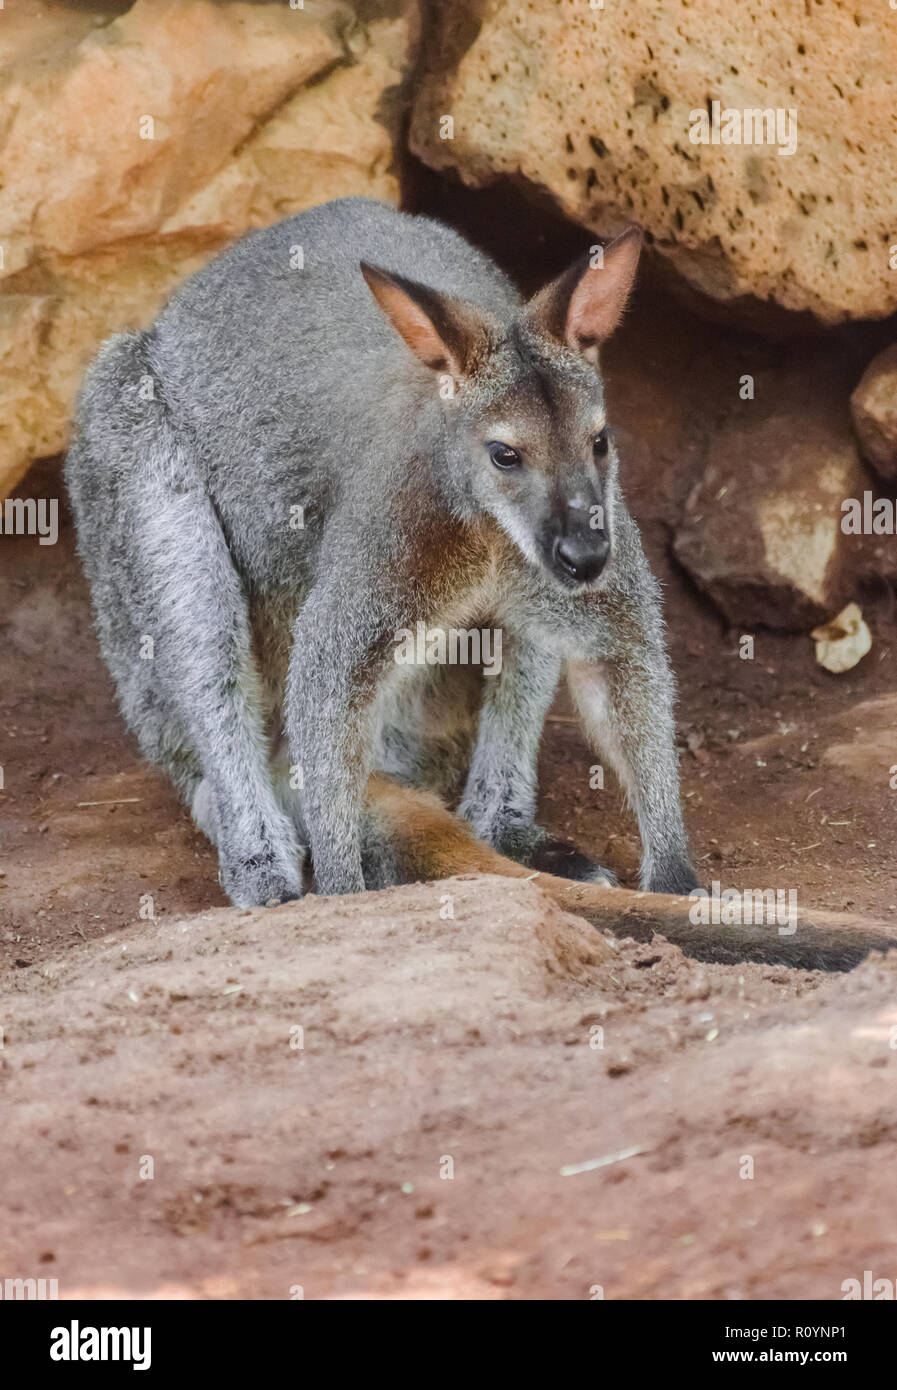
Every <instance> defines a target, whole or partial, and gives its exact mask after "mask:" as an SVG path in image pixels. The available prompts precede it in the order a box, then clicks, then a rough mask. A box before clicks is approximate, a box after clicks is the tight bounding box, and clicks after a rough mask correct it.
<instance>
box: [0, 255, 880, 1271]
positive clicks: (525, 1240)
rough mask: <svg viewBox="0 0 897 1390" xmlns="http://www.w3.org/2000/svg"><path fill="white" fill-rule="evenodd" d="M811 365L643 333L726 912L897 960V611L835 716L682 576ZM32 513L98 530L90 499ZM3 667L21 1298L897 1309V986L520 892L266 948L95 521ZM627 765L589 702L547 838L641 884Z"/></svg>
mask: <svg viewBox="0 0 897 1390" xmlns="http://www.w3.org/2000/svg"><path fill="white" fill-rule="evenodd" d="M559 251H560V248H552V253H551V255H549V253H548V252H547V251H546V255H545V258H544V260H545V265H546V267H547V266H548V263H549V261H550V260H551V259H552V256H553V255H555V254H559ZM658 304H659V306H660V307H658ZM787 350H788V351H791V350H792V349H787ZM784 351H786V349H784V348H782V347H781V346H776V345H775V344H773V345H770V343H769V342H761V341H760V340H759V339H756V340H755V339H752V338H751V337H750V336H749V335H746V334H745V333H744V332H743V331H742V330H739V332H738V334H736V333H735V332H734V331H727V330H725V329H723V328H715V327H711V326H709V325H708V324H707V323H706V322H703V321H701V320H698V319H696V318H694V317H693V316H692V315H691V314H690V313H689V312H688V311H687V310H685V309H684V308H681V307H680V306H677V305H676V304H675V302H674V301H672V300H671V299H669V298H663V297H660V299H659V300H658V299H652V298H651V296H650V295H648V294H643V295H642V296H641V298H640V300H639V302H638V303H637V305H636V308H635V311H634V313H633V315H632V319H631V321H630V323H629V324H628V325H627V329H626V331H625V333H624V335H623V338H622V340H621V342H620V344H618V345H617V346H616V347H615V349H614V352H613V354H612V356H611V361H610V368H611V393H612V419H614V420H615V421H616V428H617V430H618V433H619V435H620V438H621V441H622V443H621V452H622V456H623V458H624V479H625V488H626V491H627V494H628V496H629V499H630V502H631V505H632V507H633V510H634V511H635V514H636V516H637V517H638V519H639V521H640V523H641V524H642V526H643V530H644V535H645V539H646V544H647V546H648V549H649V552H650V554H651V558H652V561H653V563H654V564H655V567H656V569H657V571H658V573H659V574H660V575H661V576H662V578H663V579H664V582H665V584H666V586H667V600H666V602H667V616H668V621H669V627H670V643H671V650H672V654H673V659H674V663H675V666H676V669H677V673H678V677H679V683H680V699H679V710H678V714H679V724H680V733H681V744H682V772H683V795H684V798H685V801H684V804H685V811H686V819H687V824H688V828H689V832H690V834H691V837H692V842H693V846H694V850H695V859H696V862H697V864H698V866H699V871H700V873H701V875H702V877H703V878H704V879H705V881H707V882H708V883H709V882H710V881H711V880H712V879H719V880H721V881H722V882H723V884H724V886H733V887H741V888H752V889H756V888H769V887H774V888H785V889H789V888H794V889H796V890H797V892H798V897H799V901H800V903H801V904H805V905H808V906H809V905H813V906H817V907H827V908H836V909H839V910H847V911H849V912H851V913H854V914H856V915H858V916H865V915H870V916H873V917H876V918H880V919H883V920H885V921H893V922H897V869H895V862H894V854H893V818H894V798H895V795H897V793H895V792H894V791H892V790H891V789H890V785H889V768H890V767H891V766H892V765H893V764H895V763H897V669H895V663H894V649H895V643H897V627H895V622H894V615H893V596H892V594H891V593H890V592H889V591H888V590H887V588H886V587H885V586H884V585H883V586H882V587H881V589H880V590H879V591H874V590H873V591H871V592H865V593H864V594H863V595H861V598H862V602H863V605H864V612H865V614H866V617H867V620H868V621H869V623H870V627H871V628H872V632H873V648H872V651H871V653H870V655H869V656H868V657H867V658H866V659H865V660H864V661H863V662H862V663H861V664H860V666H859V667H857V668H856V669H855V670H854V671H852V672H850V673H848V674H846V675H843V676H837V677H836V676H832V675H829V674H827V673H826V672H824V671H822V670H820V669H819V668H818V667H817V666H816V665H815V663H814V659H813V644H812V643H811V642H810V641H809V640H808V639H807V638H805V637H801V636H791V637H786V636H776V635H772V634H770V633H766V632H764V631H763V630H762V629H758V630H757V632H756V633H755V634H754V635H755V638H756V648H755V659H754V660H753V661H742V660H740V659H739V656H738V641H737V638H738V634H737V633H733V632H730V631H728V630H727V629H726V627H725V625H724V624H723V623H722V622H721V621H720V619H719V618H718V616H717V615H716V614H715V613H714V611H713V610H712V608H711V607H710V606H709V605H708V604H707V602H706V601H705V600H704V599H703V598H702V597H701V596H700V595H699V594H698V593H697V592H696V590H695V589H694V588H693V586H692V585H691V584H690V582H689V581H688V580H687V578H686V577H685V576H684V575H683V574H682V572H681V571H680V570H679V569H678V568H677V567H676V566H675V564H674V563H673V562H672V561H671V560H670V558H669V540H670V535H671V527H672V525H673V523H674V522H675V519H676V517H677V516H678V514H679V512H680V510H681V507H682V504H683V501H684V498H685V496H686V495H687V492H688V489H689V488H690V486H691V485H692V483H693V482H694V480H695V477H696V475H697V472H698V469H699V467H700V461H701V457H702V453H703V449H704V445H705V443H706V440H707V438H708V436H709V433H710V432H711V431H712V430H713V428H714V427H715V424H716V423H717V422H718V418H719V410H717V411H716V413H714V412H709V413H708V407H707V402H708V401H712V402H719V401H727V402H730V401H731V399H732V396H733V394H734V392H733V390H732V381H733V380H736V381H737V378H738V376H739V374H740V372H741V371H743V370H750V369H751V367H750V366H745V365H744V363H745V362H748V363H750V364H752V365H753V366H754V367H755V368H757V369H758V370H762V369H764V368H765V367H769V366H770V365H773V366H774V364H775V362H776V361H777V360H779V357H780V354H781V353H782V352H784ZM807 351H808V353H809V352H811V351H815V349H814V348H813V347H812V345H811V346H810V347H809V348H807ZM829 367H830V370H829V371H828V375H827V376H826V377H825V385H824V386H823V385H821V387H820V389H826V390H828V389H845V390H846V391H849V389H850V387H851V386H852V385H853V384H854V380H855V376H854V372H855V367H854V363H853V359H852V358H851V357H850V354H849V352H845V354H844V359H843V362H840V363H838V364H836V365H835V366H834V367H831V364H829ZM726 408H727V409H731V405H727V407H726ZM21 491H22V493H23V494H24V495H29V494H34V495H43V496H47V497H58V498H61V497H62V496H63V492H62V485H61V479H60V475H59V462H58V461H49V462H45V463H43V464H40V465H38V466H37V467H36V468H35V469H34V471H33V472H32V474H31V475H30V476H29V478H28V480H27V481H26V484H25V485H23V488H22V489H21ZM0 643H2V646H0V651H2V657H0V764H2V768H3V792H2V795H0V835H2V841H0V844H2V849H0V972H2V1002H0V1027H2V1029H3V1047H2V1050H0V1079H2V1092H3V1102H2V1104H3V1109H4V1112H5V1114H4V1123H3V1125H2V1126H0V1172H2V1174H3V1178H2V1190H3V1206H4V1208H5V1217H4V1220H3V1224H2V1228H0V1275H3V1276H14V1275H16V1276H25V1275H32V1276H35V1277H36V1276H39V1275H44V1276H45V1277H56V1278H58V1280H59V1282H60V1294H61V1296H75V1295H78V1294H82V1295H83V1294H87V1295H89V1296H102V1294H103V1293H107V1292H109V1291H119V1292H125V1293H127V1294H129V1295H141V1296H151V1295H156V1296H192V1297H246V1296H248V1297H264V1298H289V1297H291V1296H295V1289H296V1286H301V1287H302V1289H303V1290H304V1293H305V1296H306V1297H310V1298H311V1297H339V1298H369V1297H380V1298H382V1297H398V1298H410V1297H414V1298H468V1297H472V1298H492V1299H516V1298H540V1297H548V1298H589V1297H594V1296H596V1293H595V1291H596V1289H597V1288H598V1287H599V1286H600V1288H602V1289H603V1290H604V1294H605V1296H606V1297H608V1298H626V1297H635V1298H705V1297H706V1298H745V1299H752V1298H753V1299H756V1298H773V1297H777V1298H807V1297H809V1298H835V1299H837V1298H839V1297H841V1292H840V1286H841V1283H842V1281H843V1280H845V1279H847V1278H851V1277H859V1278H862V1272H863V1270H864V1269H871V1270H873V1271H874V1272H875V1275H876V1277H878V1276H882V1277H889V1278H894V1277H895V1275H897V1257H895V1242H897V1203H895V1201H894V1198H893V1165H894V1160H895V1154H897V1150H895V1139H897V1105H895V1098H897V1097H895V1085H897V1051H895V1050H894V1048H893V1047H892V1046H891V1039H892V1032H891V1030H892V1029H893V1028H895V1026H897V997H895V984H897V959H895V954H897V953H892V954H891V955H890V956H889V957H887V958H885V957H881V956H877V957H873V958H872V959H870V960H869V961H867V962H866V963H864V964H863V965H861V966H860V967H859V968H858V969H856V970H855V971H853V972H851V973H850V974H848V975H833V976H827V975H824V974H820V973H807V972H802V971H791V970H787V969H784V968H780V967H775V968H772V967H761V966H756V965H745V966H713V965H704V964H699V963H697V962H695V961H693V960H690V959H688V958H686V957H685V956H683V954H682V953H681V952H680V951H679V950H678V949H676V948H674V947H672V946H670V945H668V944H667V943H665V942H660V941H658V942H655V943H654V944H653V945H651V946H646V945H635V944H634V943H629V944H628V945H627V944H625V943H624V944H623V945H622V946H621V947H620V951H619V955H614V956H611V955H609V954H608V952H607V951H606V949H605V948H604V947H603V941H602V938H600V937H598V936H597V935H596V934H595V933H594V932H593V930H592V929H591V928H588V927H586V926H584V925H583V924H582V922H581V921H579V920H578V919H575V918H572V917H569V916H566V915H564V914H563V913H561V912H560V911H558V910H557V909H556V908H554V907H553V906H552V905H551V904H550V903H549V902H548V900H547V898H545V897H544V895H543V893H542V892H541V890H540V889H539V888H538V886H537V885H535V884H526V883H510V882H506V881H499V880H494V879H485V880H480V881H471V882H468V881H463V882H462V881H453V882H452V883H450V884H448V885H436V886H432V885H429V886H428V885H422V886H416V887H411V888H404V889H396V890H392V891H391V892H390V893H388V894H382V895H372V894H368V895H364V896H362V897H359V898H356V899H352V900H336V901H326V900H322V899H317V898H309V899H306V900H304V901H303V902H301V903H299V904H290V905H286V906H284V907H282V908H276V909H272V910H269V911H253V912H248V913H247V912H243V913H241V912H237V911H236V910H234V909H231V908H226V907H225V900H224V898H223V895H222V893H221V890H220V888H219V886H218V883H217V878H216V861H215V856H214V853H213V852H212V850H211V848H210V847H209V845H208V844H207V843H206V842H205V840H204V839H203V837H202V836H201V835H200V834H199V833H198V832H197V831H195V830H194V829H193V828H192V827H191V824H190V822H189V821H188V819H187V817H186V815H185V813H184V811H183V810H182V809H181V808H180V806H179V805H178V803H177V801H176V799H175V797H174V795H173V793H172V791H171V790H170V789H169V787H168V786H167V784H166V783H165V781H164V780H163V778H162V777H161V775H159V774H158V773H157V772H156V771H154V770H153V769H151V768H149V767H147V766H146V765H145V764H144V763H143V762H142V760H141V758H140V756H139V754H138V751H137V748H136V744H135V742H134V740H133V739H132V738H131V737H130V736H129V735H128V734H127V733H126V732H125V730H124V728H123V726H122V723H121V720H120V718H119V716H118V713H117V711H116V708H115V704H114V699H113V696H112V692H111V687H110V683H109V681H108V678H107V676H106V673H105V670H104V668H103V666H102V663H101V662H100V659H99V656H98V651H97V646H96V642H95V639H94V636H93V633H92V629H91V624H90V617H89V609H88V604H87V598H86V591H85V586H84V583H83V580H82V579H81V577H80V573H79V570H78V565H77V561H76V558H75V555H74V550H73V544H72V534H71V528H70V524H69V522H68V518H67V517H66V521H65V526H64V528H63V531H62V534H61V537H60V540H59V543H58V544H57V545H56V546H54V547H49V546H48V547H43V546H39V545H38V543H37V539H36V538H33V537H31V538H29V537H22V538H18V537H9V536H4V537H2V539H0ZM594 761H595V758H594V756H593V755H592V754H591V753H590V752H589V750H588V749H587V747H586V746H585V744H584V743H583V741H582V738H581V736H580V733H579V730H578V728H577V726H576V725H575V723H574V722H573V721H572V719H571V717H570V711H569V707H568V706H567V704H566V703H565V700H564V698H563V697H561V698H559V701H558V703H557V705H556V708H555V710H554V711H553V713H552V716H551V718H550V721H549V724H548V728H547V732H546V737H545V742H544V748H543V758H542V783H541V784H542V788H543V792H542V802H543V807H542V819H543V821H544V823H546V824H549V825H550V826H552V827H553V828H554V829H556V830H557V831H559V832H561V833H563V834H566V835H568V836H570V837H571V838H573V839H575V840H577V841H578V842H579V843H580V844H581V845H582V846H583V847H585V848H587V849H589V850H590V851H592V852H594V853H596V854H597V855H598V857H600V858H602V859H603V860H604V862H607V863H609V864H610V865H611V866H612V867H614V868H615V869H616V870H617V871H618V872H619V873H620V874H621V877H622V878H623V880H624V881H626V882H630V883H631V882H633V881H634V874H635V871H636V868H637V860H638V840H637V837H636V835H635V831H634V826H633V825H632V823H631V821H630V819H629V817H628V815H627V813H626V812H625V811H624V809H623V806H622V799H621V796H620V793H619V790H618V789H617V788H616V787H615V786H614V785H613V784H612V782H611V780H610V779H608V784H607V786H606V788H605V789H604V790H603V791H595V790H592V789H590V785H589V768H590V766H591V765H592V764H593V763H594ZM444 895H449V896H451V897H452V899H453V906H454V914H455V915H454V918H452V919H447V918H445V917H441V916H440V906H441V904H442V899H443V896H444ZM149 899H151V900H152V901H151V903H150V901H149ZM150 911H152V913H153V916H152V917H149V916H148V915H147V914H148V913H149V912H150ZM295 1028H300V1029H302V1030H303V1031H302V1034H301V1040H302V1042H303V1046H302V1047H298V1046H295V1045H294V1046H292V1047H291V1045H290V1043H291V1040H292V1041H293V1043H294V1044H295V1042H296V1039H297V1037H298V1036H300V1035H297V1034H295V1033H291V1029H295ZM596 1028H599V1029H603V1030H604V1033H603V1038H602V1037H601V1036H600V1034H596V1033H595V1032H594V1030H595V1029H596ZM599 1042H600V1043H603V1045H602V1046H599V1045H597V1044H598V1043H599ZM627 1155H628V1156H627ZM147 1158H149V1159H152V1161H153V1169H154V1172H153V1176H152V1178H151V1179H150V1178H148V1177H146V1176H145V1172H146V1169H147V1164H146V1159H147ZM594 1160H602V1162H601V1163H599V1164H594V1165H593V1166H591V1167H586V1168H585V1169H584V1170H582V1171H569V1172H568V1171H567V1169H568V1168H570V1167H571V1166H572V1167H573V1168H574V1169H576V1167H577V1165H584V1164H585V1165H588V1164H590V1163H592V1161H594ZM751 1164H752V1165H753V1176H752V1177H750V1176H745V1174H746V1172H747V1171H748V1169H750V1167H751ZM141 1167H142V1169H143V1174H144V1175H142V1173H141ZM452 1169H453V1175H450V1170H452ZM291 1290H293V1293H291Z"/></svg>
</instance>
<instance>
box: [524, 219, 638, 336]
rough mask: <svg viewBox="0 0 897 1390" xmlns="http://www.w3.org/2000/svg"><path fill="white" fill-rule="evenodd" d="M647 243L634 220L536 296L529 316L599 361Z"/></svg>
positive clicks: (542, 328)
mask: <svg viewBox="0 0 897 1390" xmlns="http://www.w3.org/2000/svg"><path fill="white" fill-rule="evenodd" d="M641 249H642V233H641V228H640V227H637V226H635V224H633V225H632V226H631V227H627V228H626V230H625V232H621V233H620V235H619V236H618V237H615V238H614V240H613V241H610V242H608V244H607V245H606V246H604V247H602V248H601V254H600V255H598V254H597V253H596V251H594V250H590V251H587V252H586V254H585V255H584V256H582V257H580V259H579V260H578V261H575V262H574V263H573V265H572V266H570V269H569V270H565V271H564V273H563V274H562V275H559V276H558V278H557V279H556V280H552V281H551V283H550V284H549V285H546V286H545V288H544V290H540V291H539V293H538V294H537V295H536V297H535V298H534V299H533V300H531V301H530V304H529V307H528V309H527V320H528V322H529V323H530V324H531V325H532V327H534V328H535V329H537V330H538V331H541V332H543V333H547V334H548V336H549V337H552V338H557V339H558V340H559V341H560V342H562V343H566V345H567V346H568V347H571V348H573V350H574V351H575V352H579V353H581V354H582V355H583V357H585V358H587V359H588V361H590V362H597V360H598V348H599V347H600V346H601V344H602V343H603V342H604V341H605V340H606V339H607V338H609V337H610V335H611V333H613V331H614V329H615V328H616V326H617V324H618V323H619V322H620V319H621V318H622V317H623V310H624V309H625V307H626V300H627V299H628V298H629V292H630V290H631V289H632V285H633V282H634V280H635V272H636V269H637V267H638V258H639V253H640V252H641Z"/></svg>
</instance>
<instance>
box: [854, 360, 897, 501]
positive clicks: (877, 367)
mask: <svg viewBox="0 0 897 1390" xmlns="http://www.w3.org/2000/svg"><path fill="white" fill-rule="evenodd" d="M850 409H851V413H852V415H853V425H854V429H855V430H856V432H857V438H858V439H859V441H860V447H861V449H862V451H863V455H864V457H865V458H867V459H868V460H869V462H870V463H871V464H872V467H873V468H874V469H875V471H876V472H877V473H880V474H881V476H882V477H883V478H897V343H894V344H892V346H891V347H889V348H886V349H885V351H884V352H880V353H879V354H878V356H877V357H873V359H872V361H871V362H870V363H869V366H868V367H867V368H866V370H865V372H864V373H863V375H862V377H861V378H860V383H859V385H858V386H857V388H856V390H855V391H854V393H853V395H852V396H851V398H850Z"/></svg>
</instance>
